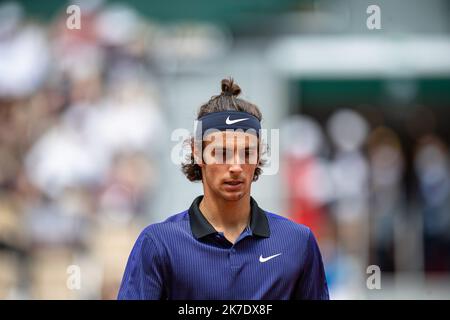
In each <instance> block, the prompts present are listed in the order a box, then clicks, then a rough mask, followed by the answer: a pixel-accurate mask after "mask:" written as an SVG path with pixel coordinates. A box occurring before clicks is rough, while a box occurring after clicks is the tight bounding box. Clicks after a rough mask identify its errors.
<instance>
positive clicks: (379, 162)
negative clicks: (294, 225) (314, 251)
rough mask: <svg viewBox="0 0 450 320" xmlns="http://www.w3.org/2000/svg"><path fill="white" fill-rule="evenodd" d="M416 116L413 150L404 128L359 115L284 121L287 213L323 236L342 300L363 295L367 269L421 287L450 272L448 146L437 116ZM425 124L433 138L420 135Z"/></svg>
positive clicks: (428, 111)
mask: <svg viewBox="0 0 450 320" xmlns="http://www.w3.org/2000/svg"><path fill="white" fill-rule="evenodd" d="M423 110H426V113H425V112H424V111H423ZM411 113H414V111H411ZM416 113H418V114H422V118H421V119H420V123H419V124H418V123H415V124H414V123H412V124H411V126H412V127H411V128H410V129H411V130H412V131H413V133H414V135H415V141H414V143H413V145H412V146H409V147H408V148H405V147H406V146H405V144H404V143H405V142H404V139H402V138H401V137H400V135H399V134H398V130H399V129H400V131H402V130H401V129H402V128H396V129H393V128H390V127H389V126H388V125H386V124H381V125H376V126H372V125H371V124H370V122H369V120H370V119H366V118H365V116H363V114H362V113H360V112H358V111H356V110H352V109H346V108H343V109H336V110H335V111H332V112H331V114H330V115H329V117H325V118H323V117H322V118H315V117H314V116H312V115H296V116H294V117H291V118H290V119H289V120H287V121H286V122H285V123H284V128H283V129H282V132H283V133H282V135H283V137H284V148H283V150H284V154H283V161H284V164H283V166H282V168H283V173H284V174H283V176H284V181H285V185H286V187H287V188H286V189H287V190H288V191H287V197H288V198H287V201H288V208H289V209H288V211H289V212H290V213H291V214H292V216H291V218H292V219H294V220H296V221H299V222H302V223H304V224H306V225H308V226H310V227H311V228H312V229H313V231H314V232H315V234H316V235H317V237H318V239H319V243H320V245H321V248H322V250H323V254H324V259H325V266H326V271H327V278H328V281H329V283H330V287H331V288H332V289H333V293H334V297H335V298H348V297H352V298H361V297H365V296H366V295H365V290H366V289H367V288H364V284H365V279H366V278H367V277H368V276H369V275H370V273H369V275H368V274H367V270H366V269H367V267H368V266H370V265H376V266H378V267H379V268H380V270H382V271H383V272H384V274H386V272H387V273H390V274H394V273H397V274H402V273H404V274H412V275H413V278H414V277H415V280H416V281H418V282H419V283H420V281H422V280H423V278H426V276H427V275H435V274H441V276H444V277H445V276H447V275H448V273H449V272H450V162H449V156H450V153H449V149H448V141H446V139H445V137H441V136H440V135H439V134H438V133H437V131H438V130H437V129H438V128H436V126H435V127H434V128H433V126H430V123H429V122H430V121H432V120H433V117H435V115H434V114H433V111H432V109H429V108H423V107H421V108H417V109H416ZM424 114H427V115H431V117H430V116H429V117H425V116H423V115H424ZM407 118H408V117H405V119H407ZM446 123H447V121H444V124H446ZM425 126H428V127H429V128H431V129H433V130H428V129H427V130H425V131H426V132H425V133H423V134H421V131H422V130H421V128H423V127H425ZM298 137H301V139H299V138H298ZM405 149H412V150H411V151H410V150H405ZM361 284H363V285H361ZM349 293H350V294H349ZM366 293H367V292H366Z"/></svg>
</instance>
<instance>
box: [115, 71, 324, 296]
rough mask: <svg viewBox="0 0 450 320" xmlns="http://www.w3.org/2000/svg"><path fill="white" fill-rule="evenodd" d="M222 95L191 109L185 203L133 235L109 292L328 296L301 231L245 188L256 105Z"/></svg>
mask: <svg viewBox="0 0 450 320" xmlns="http://www.w3.org/2000/svg"><path fill="white" fill-rule="evenodd" d="M240 91H241V90H240V88H239V87H238V86H237V84H235V83H233V80H231V79H230V80H228V79H225V80H222V93H221V94H220V95H218V96H215V97H213V98H211V100H210V101H209V102H208V103H206V104H205V105H203V106H202V107H201V108H200V111H199V114H198V117H197V119H198V120H199V122H198V123H199V124H201V126H197V130H196V132H195V133H196V136H200V137H202V138H203V139H202V140H200V143H196V142H195V141H192V142H191V147H192V154H191V156H190V160H191V162H190V163H188V164H185V165H183V172H184V174H185V175H186V176H187V178H188V179H189V180H191V181H202V183H203V190H204V195H203V196H199V197H197V198H196V199H195V200H194V201H193V203H192V205H191V206H190V208H189V209H188V210H186V211H183V212H181V213H179V214H176V215H174V216H172V217H169V218H168V219H167V220H166V221H164V222H162V223H158V224H153V225H150V226H148V227H147V228H146V229H145V230H144V231H143V232H142V233H141V235H140V236H139V238H138V239H137V241H136V244H135V245H134V247H133V250H132V252H131V254H130V258H129V260H128V263H127V266H126V270H125V274H124V276H123V280H122V284H121V287H120V290H119V295H118V298H119V299H187V300H191V299H205V300H208V299H242V300H245V299H255V300H260V299H286V300H287V299H328V298H329V296H328V287H327V283H326V279H325V273H324V268H323V263H322V258H321V254H320V251H319V248H318V246H317V243H316V240H315V238H314V235H313V234H312V233H311V231H310V229H309V228H307V227H305V226H303V225H299V224H296V223H294V222H292V221H290V220H288V219H286V218H283V217H281V216H278V215H275V214H273V213H269V212H267V211H264V210H262V209H261V208H259V206H258V204H257V203H256V201H255V200H254V199H253V198H252V197H251V196H250V190H251V184H252V182H253V181H256V180H257V179H258V176H259V175H260V173H261V168H260V166H261V165H262V162H261V159H260V153H261V147H260V141H259V130H260V129H261V125H260V122H261V118H262V116H261V112H260V111H259V109H258V107H256V106H255V105H253V104H251V103H249V102H247V101H245V100H242V99H238V98H237V95H238V94H239V93H240Z"/></svg>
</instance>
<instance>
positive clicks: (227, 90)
mask: <svg viewBox="0 0 450 320" xmlns="http://www.w3.org/2000/svg"><path fill="white" fill-rule="evenodd" d="M240 93H241V88H240V87H239V86H238V85H237V84H236V83H234V81H233V78H230V79H223V80H222V94H223V95H227V96H238V95H239V94H240Z"/></svg>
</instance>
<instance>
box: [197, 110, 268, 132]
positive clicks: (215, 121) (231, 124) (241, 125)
mask: <svg viewBox="0 0 450 320" xmlns="http://www.w3.org/2000/svg"><path fill="white" fill-rule="evenodd" d="M198 121H199V122H198V123H197V128H196V135H197V136H198V135H199V134H200V128H201V136H202V137H203V136H204V134H205V132H206V131H207V130H210V129H215V130H218V131H226V130H230V129H231V130H237V129H241V130H242V131H244V132H248V133H254V134H256V135H257V136H258V137H259V130H260V129H261V123H260V122H259V120H258V118H257V117H255V116H254V115H251V114H250V113H247V112H242V111H234V110H228V111H220V112H212V113H208V114H207V115H204V116H203V117H201V118H199V119H198ZM248 129H252V130H249V131H247V130H248ZM253 130H254V131H253Z"/></svg>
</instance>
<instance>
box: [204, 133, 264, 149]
mask: <svg viewBox="0 0 450 320" xmlns="http://www.w3.org/2000/svg"><path fill="white" fill-rule="evenodd" d="M203 140H204V142H205V143H206V144H207V145H211V146H218V147H219V146H226V147H238V148H244V147H245V148H247V147H248V148H255V147H257V146H258V137H257V136H256V135H254V134H251V133H246V132H240V131H221V132H213V133H210V134H208V135H207V136H206V137H205V138H204V139H203Z"/></svg>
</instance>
